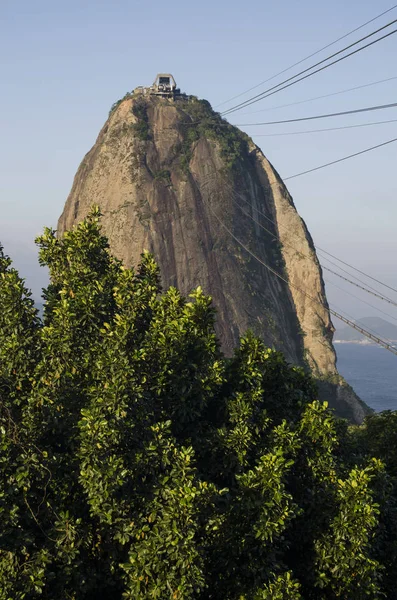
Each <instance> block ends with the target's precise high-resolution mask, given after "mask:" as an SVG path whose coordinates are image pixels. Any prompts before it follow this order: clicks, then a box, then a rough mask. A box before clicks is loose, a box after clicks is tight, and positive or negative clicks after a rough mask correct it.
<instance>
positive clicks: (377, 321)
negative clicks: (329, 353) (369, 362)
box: [335, 317, 397, 342]
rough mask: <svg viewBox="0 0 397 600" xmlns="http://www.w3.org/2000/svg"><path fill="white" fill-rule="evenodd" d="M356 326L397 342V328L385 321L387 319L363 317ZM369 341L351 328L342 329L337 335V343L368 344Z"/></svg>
mask: <svg viewBox="0 0 397 600" xmlns="http://www.w3.org/2000/svg"><path fill="white" fill-rule="evenodd" d="M356 324H357V325H358V326H359V327H362V328H363V329H367V330H368V331H369V332H370V333H374V334H375V335H377V336H378V337H380V338H386V339H388V340H392V341H397V326H396V325H393V323H389V322H388V321H385V319H382V318H380V317H363V318H362V319H358V320H357V321H356ZM367 340H368V338H366V337H365V336H363V334H362V333H360V332H359V331H356V330H355V329H352V328H351V327H341V328H340V329H337V330H336V333H335V341H336V342H366V341H367Z"/></svg>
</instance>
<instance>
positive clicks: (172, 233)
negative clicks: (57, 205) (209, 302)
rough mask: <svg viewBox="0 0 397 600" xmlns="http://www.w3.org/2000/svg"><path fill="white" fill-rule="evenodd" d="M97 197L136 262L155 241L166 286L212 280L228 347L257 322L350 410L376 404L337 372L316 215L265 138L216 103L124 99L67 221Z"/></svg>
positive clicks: (114, 238)
mask: <svg viewBox="0 0 397 600" xmlns="http://www.w3.org/2000/svg"><path fill="white" fill-rule="evenodd" d="M92 204H99V206H100V207H101V209H102V212H103V215H104V216H103V228H104V232H105V233H106V235H107V236H108V237H109V241H110V245H111V249H112V251H113V252H114V253H115V254H116V255H117V256H118V257H119V258H121V259H122V260H123V261H124V262H125V264H127V265H128V266H130V265H134V264H137V263H138V261H139V257H140V254H141V252H142V251H143V250H144V249H147V250H149V251H151V252H152V253H153V254H154V255H155V257H156V259H157V261H158V263H159V265H160V268H161V275H162V281H163V286H164V287H165V288H167V287H169V286H171V285H174V286H177V287H178V288H179V289H180V290H181V292H182V293H184V294H188V293H189V292H190V290H191V289H192V288H194V287H195V286H197V285H201V286H202V288H203V289H204V291H205V292H207V293H209V294H210V295H211V296H212V297H213V299H214V303H215V305H216V307H217V310H218V317H217V331H218V335H219V338H220V340H221V341H222V345H223V348H224V351H225V352H226V353H231V352H232V349H233V347H234V346H235V345H236V344H237V343H238V339H239V336H240V335H242V334H243V333H244V332H245V331H246V330H247V329H248V328H251V329H252V330H253V331H254V332H255V333H256V334H257V335H259V336H260V337H261V338H262V339H264V341H265V342H266V344H268V345H269V346H274V347H276V348H277V349H279V350H281V351H282V352H284V354H285V355H286V357H287V358H288V360H290V361H292V362H294V363H296V364H301V365H302V364H308V365H309V366H310V368H311V369H312V371H313V373H314V375H315V377H316V378H317V379H318V380H319V381H320V395H321V394H322V397H323V398H324V399H327V400H328V401H329V402H330V405H331V406H333V407H334V408H335V409H336V411H337V413H338V414H339V415H341V416H346V417H348V418H349V419H351V420H353V421H355V422H359V421H361V420H362V418H363V416H364V415H365V414H366V412H367V410H368V409H367V407H366V406H365V405H364V404H363V403H361V401H360V400H359V399H358V398H357V397H356V396H355V394H354V393H353V392H352V390H351V389H350V388H349V387H348V386H346V384H345V383H344V382H343V380H342V378H340V376H339V375H338V373H337V369H336V358H335V351H334V349H333V346H332V335H333V326H332V323H331V320H330V315H329V311H328V305H327V300H326V297H325V292H324V284H323V280H322V274H321V268H320V265H319V262H318V260H317V257H316V254H315V250H314V246H313V243H312V240H311V237H310V235H309V233H308V231H307V229H306V226H305V224H304V222H303V221H302V219H301V218H300V217H299V215H298V213H297V211H296V209H295V207H294V204H293V201H292V198H291V197H290V195H289V193H288V191H287V189H286V187H285V186H284V184H283V183H282V181H281V179H280V178H279V176H278V174H277V173H276V171H275V170H274V169H273V167H272V165H271V164H270V163H269V162H268V160H267V159H266V158H265V156H264V155H263V154H262V152H261V150H260V149H259V148H258V147H257V146H255V144H254V143H253V142H252V141H251V140H250V139H249V138H248V137H247V136H246V135H245V134H243V133H241V132H240V131H239V130H237V129H236V128H234V127H232V126H230V125H228V124H226V123H225V122H224V121H222V120H221V119H220V117H218V116H217V115H216V114H215V113H213V112H212V110H211V108H210V106H209V104H208V103H206V102H205V101H198V100H197V99H195V98H183V97H182V98H180V99H178V100H177V101H175V102H174V101H170V100H167V99H161V98H143V97H138V96H137V97H132V98H131V97H129V98H127V99H124V100H123V101H121V102H119V103H118V104H117V106H116V107H115V108H114V109H113V111H112V112H111V114H110V116H109V119H108V120H107V122H106V124H105V126H104V127H103V129H102V131H101V132H100V134H99V136H98V139H97V141H96V143H95V145H94V147H93V148H92V149H91V150H90V151H89V152H88V154H87V155H86V156H85V158H84V160H83V161H82V163H81V165H80V167H79V169H78V172H77V174H76V177H75V180H74V183H73V187H72V190H71V192H70V195H69V197H68V199H67V201H66V204H65V208H64V211H63V213H62V215H61V217H60V219H59V223H58V231H59V233H60V234H62V233H63V232H64V231H65V230H67V229H70V228H71V227H72V226H73V224H74V223H76V222H78V221H80V220H81V219H82V218H84V216H85V215H86V214H87V213H88V211H89V209H90V207H91V206H92ZM266 230H267V231H266ZM253 255H254V256H255V257H256V258H255V257H254V256H253ZM257 259H259V260H257ZM260 261H261V262H260ZM263 263H264V264H263ZM265 265H266V266H265ZM268 267H270V269H273V270H274V271H277V272H278V273H280V274H281V275H282V277H283V278H284V279H285V280H286V282H284V281H282V280H280V279H278V278H277V277H276V276H275V275H274V274H273V273H272V272H271V271H270V270H269V268H268ZM303 290H304V291H308V292H309V293H310V296H311V297H315V298H317V299H318V300H319V302H320V303H315V302H313V300H312V299H311V298H309V297H308V296H307V295H305V293H304V291H303Z"/></svg>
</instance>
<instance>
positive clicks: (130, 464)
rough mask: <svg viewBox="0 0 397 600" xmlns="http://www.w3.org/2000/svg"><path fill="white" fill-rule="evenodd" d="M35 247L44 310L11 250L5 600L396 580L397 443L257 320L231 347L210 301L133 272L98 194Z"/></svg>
mask: <svg viewBox="0 0 397 600" xmlns="http://www.w3.org/2000/svg"><path fill="white" fill-rule="evenodd" d="M38 244H39V247H40V262H41V264H43V265H47V266H48V268H49V272H50V285H49V286H48V288H47V289H46V290H45V291H44V299H45V309H44V317H43V321H41V320H40V319H39V317H38V315H37V310H36V309H35V307H34V304H33V302H32V300H31V296H30V293H29V291H28V290H27V289H26V287H25V285H24V282H23V281H22V280H21V279H20V278H19V276H18V273H17V272H16V271H15V270H14V269H13V268H12V265H11V261H10V259H8V258H7V257H6V256H5V255H4V253H3V251H2V250H1V252H0V308H1V310H0V394H1V397H0V436H1V437H0V465H1V474H2V477H1V478H0V600H11V599H12V600H23V599H35V598H44V599H48V600H53V599H54V598H57V597H59V598H65V599H75V600H93V599H99V600H101V599H106V600H107V599H109V600H110V599H112V600H113V599H116V600H117V599H118V598H119V599H120V600H121V599H122V598H131V599H132V598H143V599H145V598H147V599H159V600H163V599H167V600H168V599H170V600H172V599H173V600H181V599H186V600H188V599H193V598H199V599H202V600H204V599H205V600H207V599H217V600H218V599H219V600H259V599H265V598H266V599H267V598H269V599H270V598H271V599H274V600H284V599H288V600H298V599H300V598H304V599H305V600H310V599H316V600H322V599H323V600H331V599H334V598H335V599H336V598H349V599H351V600H359V599H360V600H361V599H362V598H364V597H365V598H381V597H382V593H383V592H384V591H385V590H386V592H387V593H389V590H391V589H392V582H393V581H394V579H393V577H394V575H393V573H394V569H393V565H392V563H391V561H390V560H388V556H387V555H388V552H389V551H390V549H391V548H392V544H393V543H395V539H394V538H393V539H391V538H390V535H386V532H385V528H386V527H387V524H388V523H390V522H391V518H392V515H394V514H395V513H393V510H394V504H393V498H394V497H395V487H394V479H393V477H394V475H393V472H392V471H393V469H394V468H395V463H394V462H393V461H394V458H393V457H395V454H392V453H391V454H390V456H389V455H387V456H386V454H385V452H386V450H387V448H384V450H381V449H380V448H375V446H373V447H371V451H369V452H368V451H366V450H365V449H364V446H365V444H366V443H367V441H366V434H365V433H363V431H362V430H359V431H358V430H354V432H351V431H350V430H348V429H347V428H346V427H345V426H344V425H342V424H340V423H339V422H337V421H336V420H335V419H334V417H333V416H332V415H331V413H330V412H329V411H328V409H327V407H326V405H324V404H321V403H320V402H318V401H317V400H316V389H315V386H314V384H313V381H312V380H311V378H310V376H309V375H308V374H306V373H305V372H304V371H303V370H302V369H300V368H297V367H294V366H290V365H288V364H287V363H286V361H285V359H284V357H283V356H282V355H281V354H280V353H278V352H276V351H274V350H271V349H268V348H266V347H264V345H263V344H262V342H260V341H259V340H258V339H256V338H255V337H253V336H252V335H251V334H247V336H246V337H245V338H243V339H242V340H241V343H240V346H239V347H238V348H237V349H236V351H235V353H234V356H233V357H232V358H230V359H226V358H224V356H223V355H222V353H221V351H220V348H219V344H218V341H217V339H216V335H215V330H214V320H215V312H214V308H213V306H212V304H211V300H210V298H209V297H208V296H206V295H204V294H203V292H202V290H201V289H200V288H198V289H197V290H195V291H194V292H193V293H192V295H191V297H190V298H188V299H185V298H183V297H182V296H181V295H180V294H179V292H178V291H177V290H176V289H174V288H170V289H169V290H167V291H166V292H162V290H161V287H160V283H159V281H160V279H159V272H158V268H157V266H156V264H155V262H154V260H153V258H152V257H151V256H150V255H149V254H143V255H142V260H141V263H140V265H139V266H138V267H137V269H136V271H134V270H132V269H126V268H124V267H123V265H122V264H121V263H120V262H119V261H118V260H116V259H115V258H114V257H112V255H111V254H110V252H109V248H108V242H107V240H106V238H105V237H104V236H102V234H101V231H100V213H99V211H98V210H97V209H95V210H93V211H92V213H91V214H90V215H89V216H88V218H87V219H86V220H85V221H83V222H82V223H81V224H80V225H79V226H77V227H76V228H74V229H73V230H72V231H70V232H68V233H67V234H65V236H64V237H63V238H62V239H58V238H57V237H56V235H55V232H54V231H53V230H50V229H46V230H45V231H44V234H43V235H42V236H41V237H40V238H39V239H38ZM371 418H372V417H371ZM374 423H375V422H374V421H372V422H370V421H368V422H367V428H368V430H369V428H370V425H373V424H374ZM393 427H394V426H393ZM393 427H391V428H390V435H392V434H393V433H394V431H395V430H394V428H393ZM381 430H382V427H380V432H379V436H378V437H379V439H380V438H381V437H382V432H381ZM366 431H367V430H366ZM368 435H369V434H368ZM373 443H374V444H375V441H374V442H373ZM350 449H353V450H354V451H353V452H349V451H348V450H350ZM372 450H373V453H372ZM379 453H380V454H382V453H383V454H382V456H379V458H381V459H382V460H385V462H386V468H385V469H384V468H383V467H382V465H381V463H380V462H379V461H378V462H376V461H375V462H374V461H371V460H369V457H370V456H371V455H372V454H373V455H374V456H377V455H378V454H379ZM353 456H354V457H355V458H354V460H353V459H352V457H353ZM387 465H390V467H388V466H387ZM394 472H395V471H394ZM393 494H394V495H393ZM393 535H394V534H393ZM390 597H392V596H390Z"/></svg>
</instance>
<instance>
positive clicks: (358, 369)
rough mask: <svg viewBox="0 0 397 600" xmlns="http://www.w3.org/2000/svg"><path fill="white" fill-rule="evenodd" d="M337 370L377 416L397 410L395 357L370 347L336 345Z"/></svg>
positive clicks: (379, 348) (382, 350) (396, 364)
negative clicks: (382, 412) (385, 411)
mask: <svg viewBox="0 0 397 600" xmlns="http://www.w3.org/2000/svg"><path fill="white" fill-rule="evenodd" d="M335 350H336V353H337V356H338V363H337V364H338V370H339V373H340V374H341V375H343V377H344V378H345V379H346V381H347V382H348V383H349V384H350V385H351V386H352V388H353V389H354V391H355V392H356V393H357V394H358V395H359V396H360V398H361V399H362V400H364V402H366V403H367V404H368V406H370V407H371V408H373V409H374V410H375V411H376V412H380V411H382V410H397V356H396V355H395V354H392V353H391V352H388V351H387V350H385V349H384V348H381V347H379V346H375V345H372V344H351V343H343V344H335Z"/></svg>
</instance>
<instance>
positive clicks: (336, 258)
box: [207, 171, 397, 300]
mask: <svg viewBox="0 0 397 600" xmlns="http://www.w3.org/2000/svg"><path fill="white" fill-rule="evenodd" d="M214 173H215V174H216V173H217V171H214ZM212 179H213V176H212V177H211V180H212ZM209 181H210V179H209V180H208V181H207V182H209ZM276 183H278V184H280V182H279V181H275V182H273V183H270V182H269V186H270V187H272V186H273V185H274V184H276ZM281 183H282V182H281ZM223 185H224V186H225V187H228V188H229V189H230V191H231V193H232V194H233V193H234V194H236V195H237V196H238V197H239V198H241V199H242V200H243V201H244V202H245V203H246V204H248V206H250V207H252V204H251V203H250V202H249V201H248V200H247V199H246V198H245V197H244V196H243V195H242V194H241V193H236V192H235V190H233V188H232V187H231V186H230V184H227V183H226V182H223ZM285 189H286V188H285ZM245 191H246V192H247V193H250V192H251V190H245ZM286 191H287V193H288V190H287V189H286ZM255 210H256V212H257V213H258V214H259V215H261V216H263V217H264V218H265V219H266V220H267V221H269V222H270V223H272V225H274V226H275V227H277V228H282V229H286V228H285V227H283V226H282V225H280V224H278V223H276V222H275V221H274V220H273V219H271V218H270V217H269V216H268V215H266V214H265V213H264V212H263V211H261V210H259V209H258V208H255ZM289 233H291V232H289ZM292 235H295V237H298V236H297V235H296V234H294V233H292ZM315 249H316V251H317V252H318V251H320V252H321V253H324V254H326V255H328V256H331V258H333V259H334V260H337V261H338V262H340V263H341V264H343V265H345V266H346V267H349V268H350V269H353V270H354V271H356V272H357V273H360V274H361V275H364V277H367V278H368V279H371V280H372V281H374V282H375V283H378V284H379V285H382V286H383V287H385V288H387V289H389V290H391V291H393V292H396V293H397V289H396V288H394V287H392V286H390V285H388V284H386V283H384V282H383V281H380V280H379V279H377V278H376V277H373V276H372V275H369V274H368V273H365V271H362V270H360V269H358V268H357V267H355V266H354V265H352V264H350V263H348V262H346V261H344V260H342V259H341V258H338V257H337V256H335V255H334V254H331V252H328V250H325V249H324V248H321V247H320V246H318V245H315ZM327 260H328V261H329V259H327ZM330 262H332V261H330ZM339 268H341V267H339ZM342 270H343V269H342ZM351 276H352V277H355V276H354V275H351ZM359 281H360V280H359ZM368 285H369V284H368ZM373 289H374V288H373ZM375 291H377V290H375ZM385 297H386V296H385ZM388 299H389V300H390V298H388Z"/></svg>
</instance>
